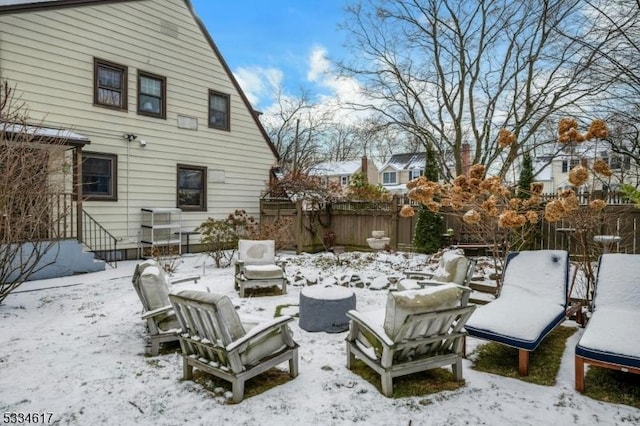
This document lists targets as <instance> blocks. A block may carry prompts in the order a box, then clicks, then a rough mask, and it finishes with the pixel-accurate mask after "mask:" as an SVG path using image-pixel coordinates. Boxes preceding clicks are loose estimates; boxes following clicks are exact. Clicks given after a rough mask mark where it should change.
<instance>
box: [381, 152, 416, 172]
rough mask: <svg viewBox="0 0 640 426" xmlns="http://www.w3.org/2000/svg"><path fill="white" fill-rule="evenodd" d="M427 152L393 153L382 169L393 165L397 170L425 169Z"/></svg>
mask: <svg viewBox="0 0 640 426" xmlns="http://www.w3.org/2000/svg"><path fill="white" fill-rule="evenodd" d="M425 157H426V153H424V152H416V153H412V154H393V155H392V156H391V158H389V161H387V162H386V163H385V164H384V166H382V168H381V169H380V170H384V169H386V168H387V167H393V168H394V169H396V170H414V169H424V165H425Z"/></svg>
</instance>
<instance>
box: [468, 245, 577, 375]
mask: <svg viewBox="0 0 640 426" xmlns="http://www.w3.org/2000/svg"><path fill="white" fill-rule="evenodd" d="M568 281H569V254H568V253H567V252H566V251H564V250H533V251H520V252H512V253H509V255H508V256H507V260H506V264H505V268H504V272H503V275H502V290H501V292H500V297H498V298H497V299H496V300H494V301H492V302H490V303H488V304H486V305H484V306H480V307H479V308H478V309H477V310H476V312H475V313H474V314H473V316H472V317H471V318H470V319H469V321H468V322H467V325H466V329H467V332H468V333H469V336H473V337H477V338H480V339H485V340H490V341H493V342H497V343H501V344H504V345H507V346H511V347H513V348H516V349H518V372H519V374H520V375H521V376H527V375H528V374H529V353H530V352H532V351H534V350H535V349H536V348H537V347H538V345H539V344H540V343H541V342H542V340H543V339H544V338H545V337H546V336H547V335H548V334H549V333H550V332H551V331H552V330H553V329H554V328H556V327H557V326H558V325H560V324H561V323H562V322H564V320H565V319H566V306H567V291H568Z"/></svg>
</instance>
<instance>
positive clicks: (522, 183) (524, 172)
mask: <svg viewBox="0 0 640 426" xmlns="http://www.w3.org/2000/svg"><path fill="white" fill-rule="evenodd" d="M532 183H533V162H532V161H531V155H529V153H528V152H525V153H524V156H523V157H522V165H521V168H520V178H519V179H518V194H517V196H518V198H522V199H525V198H529V197H530V196H531V192H530V189H531V184H532Z"/></svg>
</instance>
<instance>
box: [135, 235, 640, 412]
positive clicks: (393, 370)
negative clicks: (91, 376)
mask: <svg viewBox="0 0 640 426" xmlns="http://www.w3.org/2000/svg"><path fill="white" fill-rule="evenodd" d="M274 252H275V250H274V245H273V241H249V240H244V241H241V242H240V244H239V257H238V259H239V260H238V262H237V264H236V273H235V284H236V288H237V290H238V291H239V293H240V296H241V297H243V296H244V290H245V289H246V288H252V287H260V286H274V285H275V286H279V287H281V289H282V292H283V293H285V292H286V277H285V275H284V268H283V267H282V265H279V264H277V263H276V262H275V253H274ZM474 270H475V262H474V261H473V260H471V259H469V258H467V257H465V256H463V255H449V254H446V255H445V256H443V257H442V259H441V261H440V264H439V266H438V268H437V269H436V271H435V272H434V273H432V274H426V273H424V272H422V271H406V273H405V274H406V278H405V279H403V280H400V281H399V282H398V284H397V290H394V291H389V292H388V294H387V302H386V306H385V308H384V309H381V310H379V311H374V312H360V311H358V310H356V309H355V305H356V298H355V294H354V292H353V291H352V290H350V289H347V288H342V287H333V288H329V289H328V288H323V287H321V286H313V287H306V288H304V289H303V290H302V291H301V292H300V318H299V326H300V328H301V329H303V330H306V331H311V332H315V331H325V332H342V331H346V330H348V334H347V337H346V346H347V360H346V366H347V368H349V369H351V368H352V367H353V362H354V360H355V359H356V358H358V359H360V360H362V361H363V362H364V363H365V364H367V365H368V366H369V367H370V368H372V369H373V370H374V371H376V372H377V373H378V374H379V375H380V377H381V385H382V393H383V394H384V395H386V396H391V394H392V392H393V378H394V377H398V376H403V375H409V374H413V373H416V372H419V371H424V370H428V369H433V368H438V367H442V366H448V365H450V366H451V369H452V372H453V375H454V377H455V379H456V380H462V377H463V374H462V358H463V357H464V355H465V354H464V347H465V345H464V343H465V337H466V336H467V335H470V336H473V337H477V338H480V339H485V340H489V341H494V342H497V343H500V344H504V345H508V346H511V347H514V348H516V349H518V351H519V368H518V370H519V373H520V375H527V374H528V365H529V354H530V353H531V352H532V351H534V350H535V349H536V348H537V347H538V346H539V344H540V343H541V342H542V340H543V339H544V338H545V337H546V336H547V335H548V334H549V333H550V332H551V331H552V330H553V329H554V328H555V327H557V326H558V325H560V324H561V323H562V322H563V321H564V320H565V319H566V309H567V290H568V281H569V256H568V253H567V252H566V251H564V250H536V251H522V252H514V253H510V254H509V255H508V257H507V261H506V264H505V268H504V271H503V283H502V291H501V294H500V297H498V298H497V299H496V300H494V301H492V302H490V303H488V304H486V305H483V306H479V307H477V306H476V305H473V304H469V303H468V301H469V294H470V292H471V289H470V288H469V287H468V283H469V281H470V279H471V276H472V274H473V271H474ZM639 276H640V255H629V254H617V253H616V254H603V255H602V256H601V258H600V263H599V267H598V276H597V286H596V289H597V290H596V298H595V304H594V310H593V315H592V317H591V320H590V321H589V324H588V326H587V329H586V330H585V332H584V334H583V336H582V338H581V339H580V341H579V342H578V344H577V346H576V350H575V373H576V377H575V386H576V389H577V390H578V391H580V392H582V391H584V364H585V363H588V364H591V365H597V366H601V367H606V368H612V369H617V370H622V371H629V372H633V373H636V374H640V332H639V331H638V329H637V328H636V327H635V324H636V323H637V321H638V320H640V313H639V311H638V310H637V305H638V303H639V302H640V285H639V284H640V282H638V277H639ZM186 280H197V277H189V278H186V279H183V280H181V282H183V281H186ZM132 281H133V285H134V287H135V289H136V292H137V293H138V296H139V297H140V300H141V302H142V304H143V308H144V311H143V314H142V318H143V319H144V320H145V321H146V322H147V328H148V331H149V336H150V340H151V351H150V352H151V355H157V353H158V348H159V345H160V344H161V343H164V342H168V341H176V340H178V341H179V342H180V347H181V351H182V358H183V377H184V379H187V380H188V379H191V378H192V372H193V368H194V367H195V368H197V369H199V370H201V371H204V372H206V373H208V374H211V375H214V376H216V377H219V378H221V379H223V380H226V381H228V382H230V383H231V384H232V393H233V401H234V402H240V401H241V400H242V399H243V397H244V383H245V381H246V380H248V379H249V378H251V377H255V376H256V375H259V374H261V373H263V372H265V371H267V370H269V369H271V368H272V367H274V366H276V365H279V364H281V363H283V362H288V363H289V374H290V375H291V376H292V377H296V376H297V375H298V344H297V343H296V342H295V341H294V340H293V335H292V332H291V329H290V327H289V323H290V322H291V321H293V318H292V317H291V316H288V315H284V316H281V317H278V318H275V319H273V320H271V321H268V322H265V323H261V324H255V323H249V322H243V321H242V318H241V317H240V316H239V315H238V313H237V312H236V310H235V308H234V306H233V304H232V303H231V300H230V299H229V297H227V296H224V295H218V294H213V293H208V292H206V291H193V290H182V291H173V290H172V288H171V287H172V285H173V284H175V283H176V282H171V281H170V280H169V278H168V277H167V276H166V274H165V273H164V271H162V268H161V267H159V266H158V265H157V264H155V262H154V261H153V260H147V261H145V262H142V263H141V264H139V265H138V266H137V267H136V270H135V273H134V275H133V278H132ZM196 282H197V281H196Z"/></svg>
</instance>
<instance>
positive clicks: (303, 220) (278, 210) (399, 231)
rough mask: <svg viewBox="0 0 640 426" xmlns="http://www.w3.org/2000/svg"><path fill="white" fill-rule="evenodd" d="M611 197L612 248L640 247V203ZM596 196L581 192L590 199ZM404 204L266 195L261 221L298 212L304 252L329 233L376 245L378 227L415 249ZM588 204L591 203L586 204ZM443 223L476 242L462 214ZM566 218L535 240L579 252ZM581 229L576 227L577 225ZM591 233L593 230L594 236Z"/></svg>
mask: <svg viewBox="0 0 640 426" xmlns="http://www.w3.org/2000/svg"><path fill="white" fill-rule="evenodd" d="M607 198H608V202H609V203H610V204H609V205H608V206H607V207H606V208H605V210H604V214H603V215H602V216H603V220H602V222H601V223H600V225H599V227H598V228H599V229H597V230H596V233H598V232H599V233H600V234H602V235H617V236H620V241H619V242H618V243H617V244H615V246H614V247H610V249H612V250H614V251H619V252H625V253H640V240H639V237H638V227H639V226H640V209H638V208H635V207H634V206H633V205H632V204H628V203H627V204H613V203H622V202H623V201H622V199H621V198H620V197H618V196H614V195H610V196H609V197H607ZM589 199H590V197H589V196H588V195H587V196H584V197H582V198H581V204H583V205H585V204H586V203H587V202H588V201H589ZM404 204H412V203H410V201H409V199H408V198H406V197H402V196H396V197H394V198H393V199H392V200H391V201H389V202H369V201H342V202H334V203H327V204H326V205H325V206H323V207H322V208H321V209H314V210H312V209H309V208H306V207H305V205H304V203H303V201H298V202H292V201H289V200H287V199H279V198H263V199H262V200H261V202H260V221H261V222H264V223H272V222H273V221H275V220H276V219H277V218H279V217H283V218H284V217H290V218H292V221H291V225H290V226H289V229H288V230H287V232H286V234H287V236H288V237H287V238H286V241H284V245H283V247H282V248H284V249H288V250H295V251H296V252H297V253H301V252H311V253H314V252H318V251H322V250H324V249H325V246H324V245H323V243H322V238H323V235H325V234H328V233H334V234H335V240H334V244H333V245H334V247H336V246H338V247H343V248H344V249H345V250H347V251H352V250H363V251H366V250H371V249H370V248H369V246H368V245H367V241H366V239H367V238H369V237H371V232H372V231H377V230H381V231H384V233H385V235H386V236H388V237H390V238H391V240H390V243H389V245H390V247H391V248H392V249H394V250H399V251H410V250H412V242H413V236H414V233H415V227H416V222H417V218H418V216H417V215H416V216H413V217H408V218H407V217H402V216H400V214H399V212H400V209H401V207H402V206H403V205H404ZM585 208H586V207H585ZM443 216H444V220H443V229H442V232H443V233H444V232H445V230H446V229H448V228H451V229H453V230H454V236H453V237H452V238H451V239H449V240H448V241H447V242H448V243H460V242H461V243H465V242H468V243H472V242H473V241H472V240H467V238H468V236H467V234H466V231H465V227H464V225H463V223H462V221H461V218H460V216H459V215H457V214H452V213H446V212H444V213H443ZM567 228H568V227H567V224H566V223H565V222H562V221H560V222H556V223H549V222H546V221H540V222H539V229H538V232H537V236H536V240H535V246H536V247H539V248H541V249H542V248H544V249H568V250H569V252H570V253H573V252H575V250H576V247H575V236H576V235H575V234H574V233H573V232H571V230H568V229H567ZM574 231H575V230H574ZM589 237H590V238H591V236H589Z"/></svg>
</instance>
